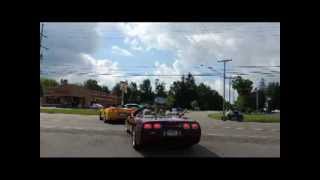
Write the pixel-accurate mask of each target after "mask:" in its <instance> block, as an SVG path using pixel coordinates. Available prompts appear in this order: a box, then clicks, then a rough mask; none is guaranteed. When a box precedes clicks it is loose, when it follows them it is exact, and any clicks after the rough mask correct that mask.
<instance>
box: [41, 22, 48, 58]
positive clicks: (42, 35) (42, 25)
mask: <svg viewBox="0 0 320 180" xmlns="http://www.w3.org/2000/svg"><path fill="white" fill-rule="evenodd" d="M43 27H44V24H43V23H42V24H41V30H40V62H41V60H42V58H43V54H42V51H41V48H44V49H45V50H48V49H49V48H47V47H45V46H43V45H42V38H43V37H44V38H47V36H46V35H44V34H43Z"/></svg>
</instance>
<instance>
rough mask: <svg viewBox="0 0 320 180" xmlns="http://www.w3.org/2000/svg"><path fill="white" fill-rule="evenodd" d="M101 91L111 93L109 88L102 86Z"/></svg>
mask: <svg viewBox="0 0 320 180" xmlns="http://www.w3.org/2000/svg"><path fill="white" fill-rule="evenodd" d="M101 90H102V91H103V92H105V93H108V94H109V93H110V90H109V88H108V86H102V87H101Z"/></svg>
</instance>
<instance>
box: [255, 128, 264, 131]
mask: <svg viewBox="0 0 320 180" xmlns="http://www.w3.org/2000/svg"><path fill="white" fill-rule="evenodd" d="M254 130H257V131H262V130H263V129H261V128H254Z"/></svg>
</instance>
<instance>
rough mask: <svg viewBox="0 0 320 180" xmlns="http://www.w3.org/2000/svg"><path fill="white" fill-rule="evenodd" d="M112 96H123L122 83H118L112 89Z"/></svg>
mask: <svg viewBox="0 0 320 180" xmlns="http://www.w3.org/2000/svg"><path fill="white" fill-rule="evenodd" d="M112 94H115V95H117V96H121V89H120V82H119V83H117V84H116V85H115V86H114V87H113V88H112Z"/></svg>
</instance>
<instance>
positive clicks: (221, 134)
mask: <svg viewBox="0 0 320 180" xmlns="http://www.w3.org/2000/svg"><path fill="white" fill-rule="evenodd" d="M207 136H221V137H222V136H225V137H243V138H274V137H273V136H245V135H237V134H235V135H232V136H229V135H224V134H207Z"/></svg>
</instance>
